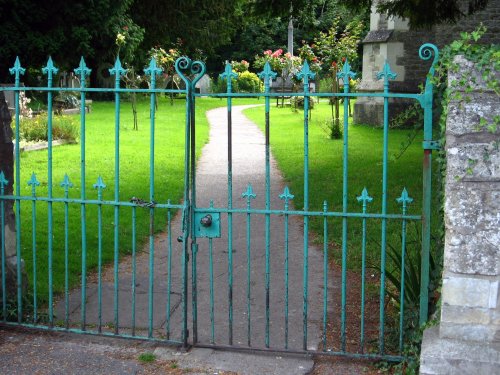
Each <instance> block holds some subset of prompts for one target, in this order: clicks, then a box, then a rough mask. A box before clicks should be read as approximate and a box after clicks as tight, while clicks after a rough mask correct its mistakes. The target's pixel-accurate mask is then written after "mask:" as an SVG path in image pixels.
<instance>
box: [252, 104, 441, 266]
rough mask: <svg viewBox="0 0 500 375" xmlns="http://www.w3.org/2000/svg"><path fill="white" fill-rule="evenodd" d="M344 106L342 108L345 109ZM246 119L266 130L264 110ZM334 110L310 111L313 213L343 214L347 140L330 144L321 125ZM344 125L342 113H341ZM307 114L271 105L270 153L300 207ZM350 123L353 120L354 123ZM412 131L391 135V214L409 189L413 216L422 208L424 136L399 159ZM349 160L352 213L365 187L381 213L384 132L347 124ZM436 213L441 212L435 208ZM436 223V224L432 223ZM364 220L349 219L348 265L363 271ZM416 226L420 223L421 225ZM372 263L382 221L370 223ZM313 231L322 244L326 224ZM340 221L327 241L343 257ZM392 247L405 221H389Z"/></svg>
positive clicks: (414, 243) (415, 242) (414, 242)
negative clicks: (343, 164)
mask: <svg viewBox="0 0 500 375" xmlns="http://www.w3.org/2000/svg"><path fill="white" fill-rule="evenodd" d="M341 107H342V106H341ZM245 114H246V115H247V116H248V117H249V118H250V119H252V120H253V121H255V122H256V123H257V124H258V125H259V126H260V127H261V129H262V130H264V109H263V108H251V109H247V110H246V111H245ZM330 118H331V117H330V106H329V105H328V104H327V102H326V101H322V102H321V103H320V104H319V105H318V104H316V106H315V109H313V110H312V114H311V121H310V125H309V206H310V209H311V210H317V211H321V210H322V209H323V202H324V201H325V200H326V201H327V202H328V209H329V210H330V211H342V181H343V166H342V160H343V140H342V139H340V140H331V139H329V138H328V135H327V133H326V132H325V131H324V130H323V128H322V127H321V126H320V125H321V124H322V123H323V122H324V121H325V120H328V119H330ZM340 118H341V121H342V119H343V114H342V113H341V117H340ZM303 121H304V114H303V111H297V112H294V111H293V110H291V109H290V108H276V107H275V106H274V105H272V106H271V113H270V140H271V141H270V142H271V150H272V153H273V155H274V156H275V158H276V159H277V162H278V166H279V169H280V170H281V171H282V172H283V174H284V177H285V179H286V181H287V184H288V185H289V187H290V189H291V190H292V194H294V195H295V198H294V204H295V207H296V208H302V207H303V204H304V170H303V168H304V148H303V143H304V127H303ZM350 121H352V119H350ZM410 132H411V130H401V129H393V130H390V132H389V163H388V195H387V197H388V200H387V202H388V205H387V209H388V213H401V207H400V206H399V205H398V204H397V203H396V198H398V197H399V196H400V195H401V192H402V190H403V188H405V187H406V189H407V190H408V193H409V194H410V196H411V197H412V198H413V199H414V200H413V203H412V204H411V205H410V207H409V212H408V213H409V214H414V215H419V214H420V212H421V207H422V158H423V150H422V146H421V139H422V135H421V134H419V135H418V136H417V139H416V140H415V141H414V142H413V144H412V145H411V146H410V147H409V148H408V150H407V151H406V152H405V153H404V154H403V155H402V156H401V157H400V158H399V159H395V158H394V157H393V156H394V155H396V154H397V153H398V152H399V150H400V147H401V143H403V142H405V141H406V139H407V137H408V135H409V133H410ZM348 134H349V156H348V162H349V164H348V169H349V174H348V202H349V206H348V212H361V209H362V206H361V204H360V203H359V202H358V201H357V199H356V197H357V196H359V195H360V194H361V192H362V190H363V188H364V187H366V188H367V190H368V193H369V195H370V196H371V197H373V202H372V203H370V204H368V212H371V213H377V212H380V210H381V204H382V153H383V152H382V149H383V131H382V129H381V128H374V127H370V126H365V125H353V124H350V125H349V131H348ZM436 208H437V207H436ZM434 211H435V212H433V214H434V215H436V214H437V209H436V210H434ZM434 222H436V220H434ZM361 224H362V223H361V220H360V219H349V220H348V250H349V256H348V266H349V267H350V268H352V269H359V268H360V266H361V262H360V254H361V238H362V225H361ZM418 224H420V223H419V222H418ZM367 226H368V235H367V242H368V243H367V250H368V259H369V261H370V262H371V263H372V264H376V263H377V262H378V259H379V254H380V242H381V222H380V220H377V219H369V220H367ZM418 227H419V225H411V224H409V225H408V242H409V246H408V251H419V246H420V245H419V244H420V240H419V233H420V231H419V228H418ZM311 228H312V230H313V231H314V232H315V233H316V234H318V237H317V242H322V241H323V237H322V233H323V220H322V219H320V218H315V219H313V220H312V221H311ZM341 233H342V222H341V220H340V219H332V220H329V241H330V244H331V246H330V249H331V252H332V253H333V255H334V256H335V257H336V258H337V259H338V258H340V257H341V251H340V248H341V243H342V241H341V240H342V234H341ZM387 236H388V243H390V244H392V246H401V245H400V236H401V221H395V220H393V221H391V220H389V221H388V230H387Z"/></svg>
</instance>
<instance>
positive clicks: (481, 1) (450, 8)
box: [253, 0, 489, 28]
mask: <svg viewBox="0 0 500 375" xmlns="http://www.w3.org/2000/svg"><path fill="white" fill-rule="evenodd" d="M310 2H319V3H321V0H314V1H310V0H254V1H253V3H254V8H255V9H257V10H260V11H261V12H268V13H274V14H277V13H278V14H288V13H290V7H291V6H292V12H293V13H294V15H296V14H298V12H299V11H300V10H302V9H307V7H308V6H309V3H310ZM323 2H326V0H324V1H323ZM338 2H339V3H340V4H342V5H345V6H347V7H349V8H351V9H354V10H358V11H359V10H363V9H364V10H366V9H370V7H371V6H372V5H373V4H375V3H376V4H377V9H378V11H379V12H381V13H386V12H387V13H388V14H389V15H391V16H398V17H401V18H406V19H408V20H409V23H410V27H412V28H415V27H430V26H433V25H436V24H439V23H443V22H451V23H456V22H457V21H458V20H460V19H461V18H463V17H465V16H467V15H470V14H473V13H475V12H477V11H479V10H482V9H484V8H485V7H486V5H487V4H488V2H489V0H338Z"/></svg>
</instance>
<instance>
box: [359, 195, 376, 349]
mask: <svg viewBox="0 0 500 375" xmlns="http://www.w3.org/2000/svg"><path fill="white" fill-rule="evenodd" d="M356 199H357V200H358V202H362V204H363V214H366V209H367V204H368V203H370V202H372V201H373V198H372V197H370V196H369V195H368V190H366V187H365V188H364V189H363V191H362V192H361V195H360V196H359V197H357V198H356ZM362 227H363V229H362V240H361V327H360V331H361V332H360V339H359V347H360V351H361V353H364V350H365V281H366V217H363V222H362Z"/></svg>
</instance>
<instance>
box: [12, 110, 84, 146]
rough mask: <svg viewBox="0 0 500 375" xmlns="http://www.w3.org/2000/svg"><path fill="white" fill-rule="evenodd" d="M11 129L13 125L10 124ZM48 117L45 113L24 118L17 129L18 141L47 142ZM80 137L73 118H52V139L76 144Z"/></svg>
mask: <svg viewBox="0 0 500 375" xmlns="http://www.w3.org/2000/svg"><path fill="white" fill-rule="evenodd" d="M12 125H13V126H12V127H13V128H14V127H15V123H13V124H12ZM47 129H48V116H47V113H43V114H41V115H38V116H35V117H30V118H28V117H25V118H23V119H22V120H21V124H20V127H19V136H20V141H25V142H39V141H47V140H48V136H47ZM79 137H80V128H79V126H78V123H77V122H76V120H75V117H74V116H64V115H62V116H60V115H57V116H54V117H53V118H52V139H54V140H56V139H64V140H67V141H69V142H76V141H77V139H78V138H79Z"/></svg>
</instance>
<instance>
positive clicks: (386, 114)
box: [379, 76, 389, 354]
mask: <svg viewBox="0 0 500 375" xmlns="http://www.w3.org/2000/svg"><path fill="white" fill-rule="evenodd" d="M384 81H385V82H384V95H385V96H384V141H383V142H384V145H383V155H382V215H386V214H387V162H388V160H387V159H388V143H389V98H388V96H387V94H388V92H389V77H387V76H386V77H385V80H384ZM380 242H381V257H380V312H379V321H380V323H379V352H380V354H383V352H384V342H385V337H384V331H385V330H384V323H385V266H386V250H387V218H386V217H385V216H384V217H383V218H382V239H381V241H380Z"/></svg>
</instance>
